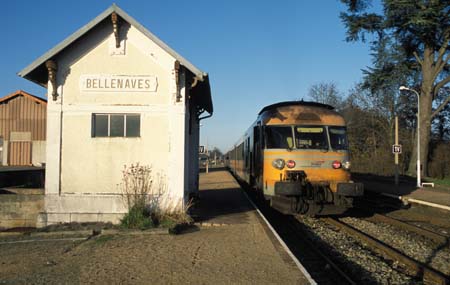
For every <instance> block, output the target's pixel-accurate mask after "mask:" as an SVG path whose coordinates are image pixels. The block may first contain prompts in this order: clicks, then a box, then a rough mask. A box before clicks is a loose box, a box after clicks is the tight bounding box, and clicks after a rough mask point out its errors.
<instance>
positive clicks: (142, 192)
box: [120, 164, 192, 230]
mask: <svg viewBox="0 0 450 285" xmlns="http://www.w3.org/2000/svg"><path fill="white" fill-rule="evenodd" d="M120 187H121V190H122V195H123V198H124V201H125V203H126V206H127V208H128V213H126V214H125V216H124V217H123V218H122V220H121V227H122V228H126V229H141V230H145V229H150V228H153V227H167V228H173V227H175V226H177V225H179V224H190V223H191V222H192V219H191V217H190V216H189V215H188V214H187V211H188V209H189V208H190V207H191V203H188V204H187V205H180V204H179V203H178V204H173V201H170V198H171V197H169V196H168V195H167V191H166V187H165V184H164V179H163V177H162V176H161V175H159V174H154V173H153V171H152V168H151V167H150V166H142V165H139V164H132V165H131V166H129V167H127V166H124V169H123V171H122V183H121V184H120ZM180 203H182V202H180Z"/></svg>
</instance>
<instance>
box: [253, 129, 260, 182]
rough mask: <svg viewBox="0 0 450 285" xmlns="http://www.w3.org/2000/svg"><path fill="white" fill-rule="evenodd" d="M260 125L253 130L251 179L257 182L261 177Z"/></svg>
mask: <svg viewBox="0 0 450 285" xmlns="http://www.w3.org/2000/svg"><path fill="white" fill-rule="evenodd" d="M261 146H262V144H261V125H260V124H259V123H258V125H257V126H256V127H254V128H253V157H252V165H253V173H252V174H253V177H254V178H255V180H256V181H258V177H259V176H261V172H262V163H261V162H262V153H261Z"/></svg>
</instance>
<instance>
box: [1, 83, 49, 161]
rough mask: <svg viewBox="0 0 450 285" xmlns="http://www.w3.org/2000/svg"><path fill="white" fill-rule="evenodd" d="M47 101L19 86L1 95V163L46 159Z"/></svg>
mask: <svg viewBox="0 0 450 285" xmlns="http://www.w3.org/2000/svg"><path fill="white" fill-rule="evenodd" d="M46 118H47V101H46V100H45V99H42V98H39V97H36V96H34V95H31V94H29V93H27V92H25V91H22V90H19V91H16V92H14V93H11V94H9V95H7V96H5V97H3V98H0V165H3V166H5V165H8V166H25V165H26V166H31V165H34V166H41V165H42V164H43V163H44V162H45V133H46Z"/></svg>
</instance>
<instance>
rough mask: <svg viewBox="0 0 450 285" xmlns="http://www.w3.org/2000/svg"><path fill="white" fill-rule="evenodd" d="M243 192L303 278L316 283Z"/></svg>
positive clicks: (313, 283) (314, 284)
mask: <svg viewBox="0 0 450 285" xmlns="http://www.w3.org/2000/svg"><path fill="white" fill-rule="evenodd" d="M242 193H244V196H245V198H247V200H248V201H249V202H250V204H251V205H252V206H253V207H254V208H255V210H256V212H257V213H258V215H259V216H260V217H261V218H262V219H263V221H264V222H265V223H266V225H267V227H269V229H270V230H271V231H272V234H273V235H274V236H275V237H276V239H277V240H278V242H279V243H280V244H281V246H282V247H283V248H284V250H285V251H286V252H287V254H288V255H289V256H290V257H291V259H292V260H293V261H294V263H295V265H296V266H297V268H298V269H299V270H300V271H301V272H302V274H303V275H304V276H305V278H306V279H307V280H308V281H309V283H310V284H312V285H317V282H316V281H315V280H314V279H313V278H312V277H311V275H310V274H309V272H308V271H307V270H306V268H305V267H303V265H302V264H301V263H300V261H299V260H298V259H297V258H296V257H295V255H294V254H293V253H292V252H291V250H290V249H289V247H288V246H287V245H286V243H285V242H284V241H283V240H282V239H281V238H280V236H279V235H278V233H277V232H276V231H275V230H274V228H273V227H272V226H271V225H270V223H269V222H268V221H267V219H266V217H264V215H263V214H262V213H261V211H260V210H259V209H258V207H257V206H256V205H255V203H253V201H252V200H251V199H250V198H249V197H248V195H247V193H245V192H244V191H242Z"/></svg>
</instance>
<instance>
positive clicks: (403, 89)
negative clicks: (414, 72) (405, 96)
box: [398, 85, 409, 91]
mask: <svg viewBox="0 0 450 285" xmlns="http://www.w3.org/2000/svg"><path fill="white" fill-rule="evenodd" d="M398 89H399V90H400V91H405V90H409V88H408V87H406V86H403V85H402V86H400V88H398Z"/></svg>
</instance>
